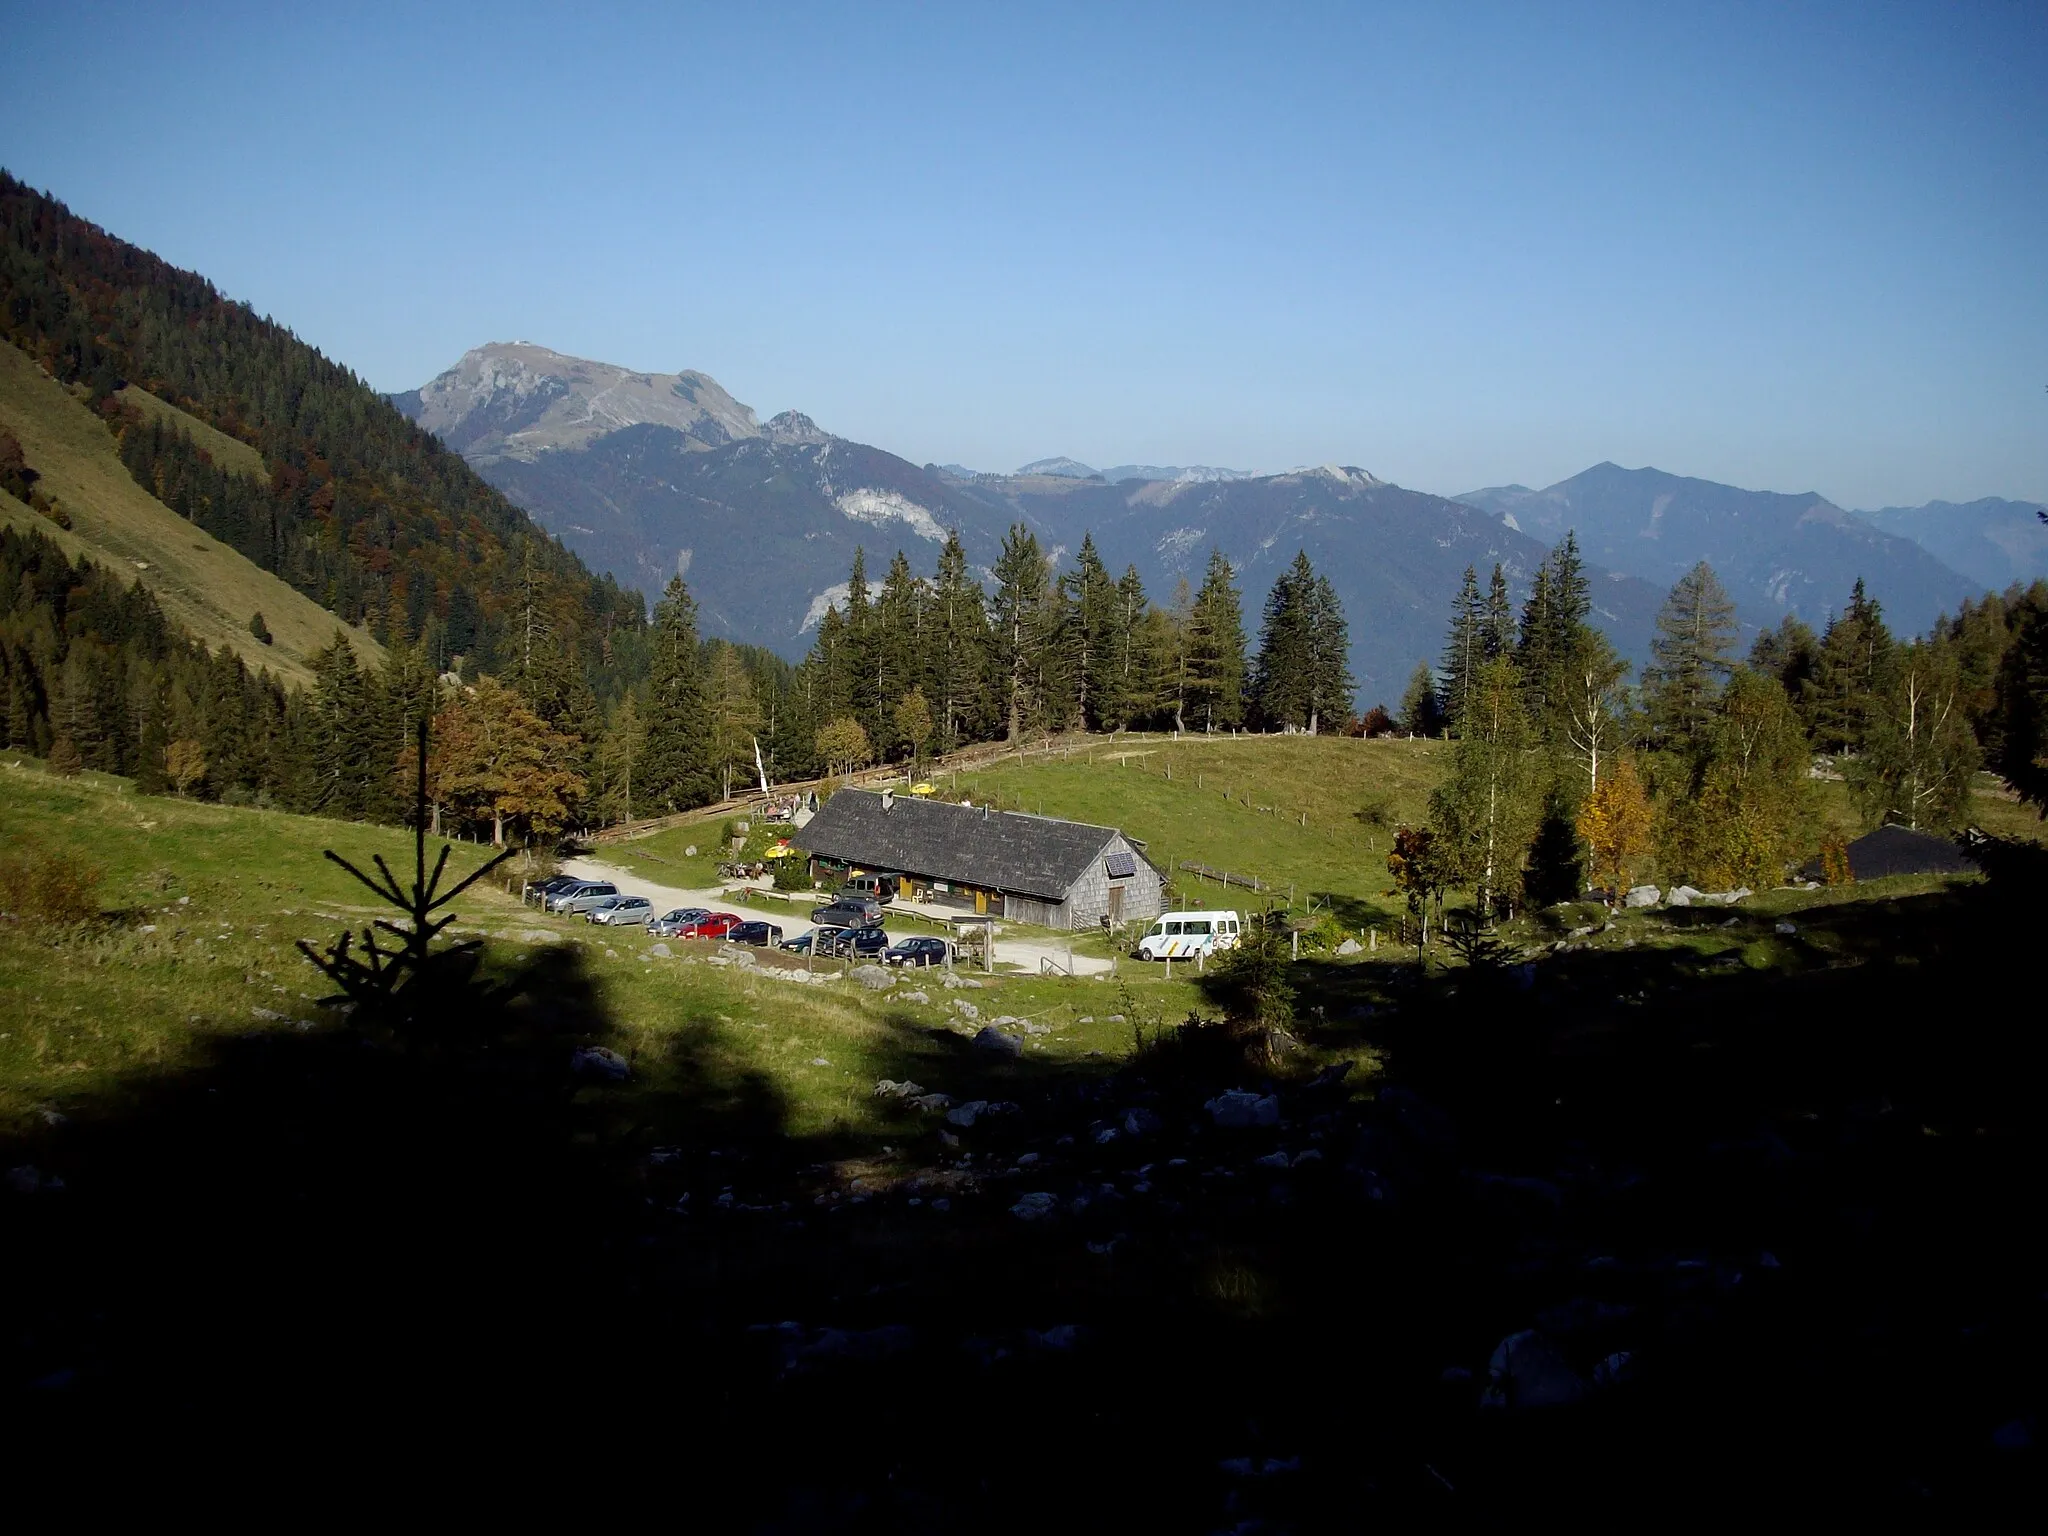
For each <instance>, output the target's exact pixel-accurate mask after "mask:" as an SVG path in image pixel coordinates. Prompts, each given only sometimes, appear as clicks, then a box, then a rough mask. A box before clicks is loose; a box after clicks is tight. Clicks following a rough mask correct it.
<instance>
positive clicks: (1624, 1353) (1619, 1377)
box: [1593, 1349, 1636, 1387]
mask: <svg viewBox="0 0 2048 1536" xmlns="http://www.w3.org/2000/svg"><path fill="white" fill-rule="evenodd" d="M1635 1362H1636V1356H1635V1351H1634V1350H1630V1349H1617V1350H1616V1351H1615V1352H1614V1353H1613V1354H1611V1355H1609V1356H1608V1357H1607V1358H1606V1359H1604V1360H1602V1361H1601V1362H1600V1363H1599V1364H1598V1365H1596V1366H1594V1367H1593V1385H1594V1386H1596V1387H1618V1386H1620V1385H1621V1384H1622V1383H1623V1382H1625V1381H1631V1380H1633V1379H1634V1377H1635V1374H1636V1372H1635Z"/></svg>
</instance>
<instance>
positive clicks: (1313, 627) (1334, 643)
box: [1308, 576, 1358, 735]
mask: <svg viewBox="0 0 2048 1536" xmlns="http://www.w3.org/2000/svg"><path fill="white" fill-rule="evenodd" d="M1308 630H1309V638H1310V641H1311V652H1310V658H1309V675H1310V678H1311V679H1312V683H1311V687H1310V691H1309V712H1308V728H1309V733H1310V734H1311V735H1313V734H1315V733H1316V732H1317V731H1318V730H1320V729H1321V728H1322V727H1323V726H1324V725H1329V726H1331V727H1332V728H1334V729H1336V730H1339V731H1341V730H1343V729H1345V728H1346V727H1347V726H1348V725H1349V723H1350V721H1351V709H1352V705H1353V704H1354V703H1355V702H1356V695H1357V692H1358V685H1357V684H1356V683H1355V682H1354V681H1352V677H1351V626H1350V624H1349V623H1348V622H1346V620H1345V618H1344V605H1343V604H1342V603H1341V602H1339V601H1338V599H1337V589H1336V587H1334V586H1332V585H1331V583H1330V578H1329V577H1327V576H1318V577H1316V579H1315V583H1314V585H1313V586H1311V587H1310V589H1309V595H1308Z"/></svg>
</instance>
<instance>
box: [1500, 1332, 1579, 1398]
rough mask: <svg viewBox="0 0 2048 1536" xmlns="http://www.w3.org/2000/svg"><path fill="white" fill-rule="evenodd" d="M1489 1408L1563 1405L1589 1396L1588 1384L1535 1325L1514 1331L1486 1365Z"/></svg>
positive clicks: (1502, 1342) (1502, 1341)
mask: <svg viewBox="0 0 2048 1536" xmlns="http://www.w3.org/2000/svg"><path fill="white" fill-rule="evenodd" d="M1486 1377H1487V1381H1486V1394H1485V1396H1484V1397H1482V1398H1481V1399H1480V1402H1481V1403H1482V1404H1483V1405H1484V1406H1486V1407H1488V1408H1563V1407H1567V1406H1569V1405H1570V1404H1572V1403H1576V1402H1578V1401H1579V1400H1580V1399H1581V1398H1583V1397H1584V1396H1585V1395H1586V1383H1585V1382H1584V1381H1583V1380H1582V1379H1581V1378H1580V1376H1579V1373H1578V1372H1577V1371H1575V1370H1573V1369H1572V1368H1571V1366H1570V1364H1569V1363H1568V1362H1567V1361H1566V1360H1565V1358H1564V1356H1563V1355H1561V1354H1559V1353H1558V1351H1557V1346H1556V1345H1554V1344H1552V1343H1551V1342H1550V1340H1548V1339H1546V1338H1545V1337H1544V1336H1543V1335H1542V1334H1540V1333H1538V1332H1537V1331H1536V1330H1535V1329H1534V1328H1525V1329H1523V1330H1522V1331H1521V1332H1520V1333H1511V1334H1509V1335H1508V1336H1507V1337H1506V1338H1504V1339H1502V1340H1501V1341H1500V1344H1499V1345H1498V1346H1497V1347H1496V1348H1495V1349H1494V1352H1493V1359H1492V1360H1491V1361H1489V1362H1488V1363H1487V1367H1486Z"/></svg>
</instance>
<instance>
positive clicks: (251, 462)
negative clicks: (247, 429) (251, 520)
mask: <svg viewBox="0 0 2048 1536" xmlns="http://www.w3.org/2000/svg"><path fill="white" fill-rule="evenodd" d="M120 398H121V403H122V404H123V405H132V406H134V407H135V409H136V410H138V411H140V412H141V413H142V414H143V415H144V416H145V417H147V418H148V419H149V420H151V421H162V422H168V423H169V424H170V425H171V426H172V427H173V428H175V429H176V430H178V431H180V432H182V433H184V434H185V436H187V437H189V438H191V439H192V441H193V442H195V443H197V444H198V445H199V446H200V447H201V448H203V449H204V450H205V451H206V453H207V454H208V455H209V456H210V457H211V458H212V460H213V462H214V463H216V464H218V465H219V466H220V467H221V468H222V469H232V470H235V471H237V472H239V473H241V474H244V475H247V476H248V477H249V478H250V479H252V480H262V481H265V482H267V481H268V480H269V479H270V468H269V466H268V465H266V464H265V463H264V462H263V455H262V454H260V453H258V452H257V451H256V450H255V449H254V448H252V447H250V446H249V445H248V444H247V443H245V442H243V441H242V440H241V439H240V438H238V437H229V436H228V435H227V433H225V432H223V431H221V430H220V429H219V428H217V427H213V426H210V425H208V424H207V423H206V422H203V421H201V420H200V419H199V418H198V417H197V416H194V415H192V414H191V413H190V412H189V411H181V410H179V409H178V408H177V407H176V406H175V405H172V404H171V403H170V402H169V401H168V400H159V399H157V397H156V396H155V395H152V394H151V393H150V392H149V391H148V390H146V389H140V388H138V387H136V386H135V385H133V384H130V385H128V386H126V387H125V388H123V389H122V390H121V393H120Z"/></svg>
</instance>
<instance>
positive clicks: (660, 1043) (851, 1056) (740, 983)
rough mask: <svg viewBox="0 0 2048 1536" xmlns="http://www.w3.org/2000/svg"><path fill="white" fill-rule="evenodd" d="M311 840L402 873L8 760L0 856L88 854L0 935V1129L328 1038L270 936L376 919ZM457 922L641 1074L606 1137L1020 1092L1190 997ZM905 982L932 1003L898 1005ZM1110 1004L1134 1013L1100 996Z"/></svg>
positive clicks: (359, 844)
mask: <svg viewBox="0 0 2048 1536" xmlns="http://www.w3.org/2000/svg"><path fill="white" fill-rule="evenodd" d="M327 848H333V849H335V850H337V851H338V852H341V853H342V854H344V855H345V856H347V857H349V858H350V859H352V860H355V861H356V862H359V863H367V861H368V860H369V858H370V857H371V856H372V855H373V854H376V853H382V854H383V855H384V856H385V858H386V859H387V860H388V861H390V862H391V863H392V864H393V866H394V867H396V868H404V869H409V867H410V862H411V856H412V846H411V840H410V838H409V837H408V836H407V835H406V834H405V833H404V832H402V831H401V830H399V829H396V828H389V827H372V826H364V825H360V824H351V823H343V822H333V821H325V820H321V819H318V818H313V817H295V816H289V815H285V814H283V813H279V812H270V811H260V810H254V809H244V808H233V807H226V806H217V805H207V804H201V803H198V802H192V801H181V800H176V799H168V798H155V797H146V796H141V795H137V794H135V793H134V792H133V790H132V788H131V787H130V786H129V785H128V784H127V783H126V782H125V781H123V780H119V779H114V778H109V777H105V776H101V775H93V774H87V775H82V776H80V777H78V778H75V779H68V780H67V779H60V778H57V777H54V776H52V775H49V774H47V773H45V772H44V771H43V769H42V766H41V765H40V764H38V763H35V762H33V761H31V760H28V759H22V758H16V757H12V756H9V757H5V758H0V849H4V850H5V851H6V853H7V854H9V855H17V854H30V853H35V852H38V851H42V850H49V849H60V850H65V851H68V852H72V853H75V854H77V855H79V856H80V857H82V858H84V859H86V860H88V861H90V862H91V863H92V864H93V865H95V866H96V867H97V868H98V869H99V870H100V872H101V873H102V876H103V881H102V884H101V887H100V904H101V906H102V908H103V909H104V914H105V915H104V916H103V917H102V919H101V920H100V921H99V922H97V923H94V924H90V925H86V926H83V927H80V928H76V929H70V930H64V931H58V932H51V931H46V930H39V929H36V928H33V927H31V926H29V925H26V924H19V923H15V922H12V921H4V920H0V1000H4V1005H0V1014H4V1015H5V1018H6V1023H5V1024H4V1025H0V1126H11V1127H16V1128H19V1127H21V1126H22V1125H24V1124H26V1123H28V1122H30V1121H31V1120H33V1118H34V1117H35V1116H36V1115H37V1114H38V1113H39V1112H41V1111H45V1110H47V1111H51V1112H54V1113H59V1114H66V1115H72V1116H79V1115H89V1114H92V1113H94V1112H95V1106H98V1107H99V1108H101V1109H105V1110H113V1109H115V1108H118V1107H119V1106H120V1105H121V1104H122V1103H124V1102H125V1101H126V1100H127V1098H128V1097H129V1095H130V1093H131V1091H132V1090H133V1089H134V1088H135V1087H136V1086H137V1085H138V1084H139V1083H140V1082H141V1081H143V1080H146V1079H147V1078H148V1077H150V1076H152V1075H155V1074H162V1073H172V1072H176V1071H178V1070H179V1069H180V1067H181V1065H184V1064H186V1063H189V1062H193V1061H196V1060H198V1059H200V1058H201V1057H202V1056H203V1055H204V1054H205V1053H206V1052H207V1050H208V1049H209V1048H210V1047H211V1046H212V1045H213V1044H215V1043H217V1041H218V1040H219V1039H220V1038H221V1037H224V1036H239V1035H246V1034H249V1033H252V1032H254V1033H262V1032H266V1031H286V1030H292V1029H294V1028H297V1027H298V1026H299V1024H300V1023H301V1022H305V1023H308V1024H310V1025H311V1026H313V1027H316V1028H328V1027H332V1025H333V1024H334V1022H335V1021H334V1019H333V1018H332V1017H331V1016H330V1015H328V1014H327V1013H326V1012H324V1011H323V1010H321V1009H320V1008H318V1007H317V1006H316V1005H315V1002H314V999H316V998H318V997H320V996H322V995H324V993H325V991H326V990H327V989H326V986H325V983H324V979H323V978H322V977H320V976H319V975H318V973H317V972H315V971H314V970H313V968H312V967H311V966H310V965H309V964H308V963H307V962H306V961H305V959H304V958H303V957H302V956H300V955H299V954H298V953H297V951H296V950H295V948H294V943H293V941H294V940H297V939H300V938H304V939H307V940H310V941H313V942H315V943H319V944H325V943H326V942H328V941H330V940H332V939H333V937H334V936H335V935H336V934H337V933H338V932H339V931H340V930H341V929H342V928H343V927H344V926H354V927H360V926H361V924H362V923H363V922H364V921H366V920H367V919H369V918H370V917H372V916H375V915H378V913H379V912H380V911H381V910H382V909H380V908H378V907H377V906H376V904H375V902H374V898H372V897H371V896H370V894H369V893H368V892H367V891H365V890H363V889H362V887H360V886H358V885H357V884H356V883H355V882H354V881H353V880H352V879H351V878H350V877H349V876H348V875H347V874H346V873H344V872H343V871H342V870H340V869H338V868H336V867H335V866H334V865H333V864H331V863H329V862H328V861H327V860H326V859H325V858H323V857H322V852H323V850H325V849H327ZM485 854H486V850H484V849H481V848H475V847H472V846H469V845H465V844H458V845H456V847H455V852H454V857H453V860H452V867H454V868H455V869H458V870H461V869H469V868H474V867H475V866H476V865H477V864H478V863H480V862H481V861H482V860H483V858H484V857H485ZM5 904H6V897H5V894H4V893H0V907H4V906H5ZM456 910H457V911H458V912H460V913H461V914H462V918H463V922H462V923H461V924H460V925H459V928H458V930H457V931H458V932H459V933H462V934H464V935H481V936H483V937H485V939H486V941H487V955H488V963H489V966H490V968H491V969H492V970H493V971H494V972H496V973H498V974H501V975H504V974H510V973H511V972H513V971H515V970H517V969H518V968H520V967H521V966H523V965H527V964H531V963H533V962H534V961H536V959H538V958H539V957H541V956H543V955H552V956H553V957H554V958H553V962H552V963H553V964H554V966H555V969H556V970H557V971H558V972H566V973H567V974H571V975H573V976H574V977H575V983H574V990H575V991H576V993H577V995H578V997H579V999H580V1005H581V1006H584V1007H586V1008H587V1009H588V1010H589V1014H590V1018H591V1035H592V1038H593V1039H594V1040H598V1039H601V1040H603V1041H606V1042H607V1043H610V1044H612V1045H613V1046H615V1048H617V1049H619V1050H621V1051H623V1052H626V1053H627V1054H629V1055H631V1056H633V1057H634V1058H635V1060H636V1062H639V1063H641V1064H643V1070H642V1071H641V1073H639V1074H638V1075H636V1078H635V1080H634V1082H633V1083H631V1084H629V1085H627V1086H626V1087H625V1088H623V1089H620V1090H616V1091H614V1092H613V1094H612V1098H613V1100H614V1101H615V1105H616V1109H617V1112H618V1115H619V1116H620V1117H622V1119H621V1123H629V1122H630V1121H631V1120H632V1118H633V1116H634V1114H635V1109H634V1105H635V1104H636V1103H637V1102H640V1101H642V1100H657V1099H658V1100H659V1101H660V1102H662V1103H664V1104H674V1103H677V1102H690V1101H694V1102H706V1101H718V1100H722V1099H723V1098H726V1097H729V1096H732V1095H739V1094H745V1093H749V1092H755V1091H759V1089H760V1086H761V1085H762V1084H767V1085H770V1086H771V1087H772V1089H773V1092H774V1094H775V1095H776V1096H777V1097H778V1098H779V1099H780V1101H781V1102H782V1103H783V1104H784V1105H785V1106H786V1124H787V1126H788V1128H789V1129H790V1130H792V1131H793V1132H801V1133H815V1132H821V1131H831V1130H834V1129H840V1128H843V1129H845V1130H846V1131H848V1132H849V1133H854V1134H859V1133H865V1132H874V1133H876V1134H880V1133H882V1132H884V1131H885V1130H886V1128H887V1127H888V1125H889V1124H890V1123H892V1122H891V1119H890V1116H889V1115H888V1114H887V1113H886V1106H883V1105H879V1104H878V1103H877V1101H875V1100H874V1099H873V1098H872V1096H871V1090H872V1087H873V1084H874V1083H875V1081H876V1080H877V1079H878V1078H881V1077H898V1078H900V1077H903V1076H905V1075H911V1076H916V1077H917V1079H918V1080H919V1081H920V1082H922V1083H924V1084H925V1085H926V1086H927V1087H931V1088H935V1089H939V1090H942V1091H944V1092H948V1093H952V1094H954V1095H955V1096H956V1097H960V1096H970V1095H971V1094H972V1092H973V1091H975V1090H976V1089H977V1088H978V1087H980V1088H987V1089H990V1090H991V1091H992V1092H993V1093H995V1094H996V1096H1000V1094H1001V1091H1002V1088H1003V1085H1004V1083H1005V1082H1008V1081H1010V1080H1012V1079H1014V1078H1016V1077H1019V1076H1028V1075H1030V1074H1032V1073H1036V1072H1043V1071H1046V1070H1049V1069H1052V1068H1054V1067H1057V1066H1069V1067H1081V1068H1084V1069H1093V1068H1094V1067H1095V1066H1097V1065H1099V1064H1100V1063H1103V1062H1107V1061H1112V1060H1115V1059H1117V1058H1120V1057H1121V1056H1122V1055H1123V1054H1124V1053H1125V1052H1126V1051H1128V1049H1129V1047H1130V1045H1131V1029H1130V1025H1129V1024H1128V1023H1111V1022H1110V1021H1109V1016H1110V1015H1111V1014H1115V1013H1119V1012H1128V1011H1131V1010H1135V1012H1136V1014H1137V1015H1138V1016H1141V1017H1143V1018H1146V1019H1148V1020H1151V1021H1152V1022H1154V1023H1155V1024H1156V1023H1157V1022H1158V1021H1159V1020H1161V1019H1166V1020H1172V1019H1178V1018H1180V1017H1182V1016H1184V1015H1185V1014H1186V1013H1187V1011H1188V1010H1189V1009H1190V1008H1193V1007H1194V1006H1196V1004H1197V1003H1198V1002H1199V1001H1200V994H1199V993H1198V992H1197V990H1196V988H1195V987H1194V986H1193V985H1191V984H1190V981H1189V980H1188V979H1186V978H1185V976H1184V973H1183V974H1181V975H1176V977H1175V978H1174V979H1173V981H1171V982H1167V981H1165V980H1164V979H1163V978H1161V977H1160V976H1159V975H1158V974H1157V973H1156V972H1152V973H1147V972H1142V971H1136V970H1133V971H1130V972H1129V973H1128V976H1127V980H1128V991H1127V992H1126V991H1125V990H1123V989H1120V988H1119V986H1118V985H1117V984H1116V983H1108V982H1097V981H1081V980H1071V979H1064V978H1037V977H1031V978H1024V977H1017V978H1001V977H998V978H996V979H994V980H992V981H990V982H989V983H988V984H987V985H986V986H984V987H983V988H982V989H981V990H978V991H965V990H963V991H960V992H957V993H949V992H946V991H944V990H943V989H941V988H940V987H939V986H937V985H936V984H932V985H928V986H926V987H923V988H922V989H920V987H919V986H918V984H917V982H915V981H912V982H910V983H907V984H904V985H900V986H899V987H898V988H897V989H896V990H895V991H894V992H891V993H882V994H872V993H867V992H864V991H862V990H861V989H860V988H859V987H858V985H857V984H856V983H853V982H850V981H838V982H834V983H831V984H829V985H823V986H807V987H798V986H795V985H792V984H790V983H787V982H776V981H770V980H766V979H763V978H760V977H758V976H753V975H749V974H747V973H745V972H743V971H739V970H720V969H716V968H713V967H710V966H707V965H703V964H689V963H684V962H682V961H679V960H676V959H661V958H656V957H654V956H652V955H651V953H650V951H651V950H652V948H653V941H651V940H649V939H648V937H647V936H646V935H645V934H644V933H642V932H640V931H639V930H610V929H600V928H595V927H592V926H591V925H589V924H587V923H584V922H582V921H581V920H580V919H573V918H558V917H548V916H543V915H542V914H540V913H538V912H536V911H534V910H533V909H530V908H522V907H521V905H520V903H519V901H518V899H517V898H516V897H514V896H511V895H507V894H505V893H503V892H501V891H498V890H496V889H493V888H491V887H489V886H488V885H487V884H486V885H479V886H476V887H472V888H471V890H470V891H469V892H468V893H466V894H465V895H464V897H463V898H462V900H461V901H460V902H459V903H458V904H457V907H456ZM672 947H674V948H678V949H685V948H691V949H695V950H697V951H698V952H699V953H700V954H708V953H709V952H710V950H711V949H712V946H708V945H707V946H680V945H678V946H672ZM917 990H924V991H926V992H927V994H928V996H929V997H930V999H931V1001H929V1002H928V1003H914V1002H906V1001H904V1000H903V998H902V994H904V993H906V992H912V991H917ZM1127 996H1128V997H1134V998H1136V999H1137V1001H1136V1002H1135V1003H1130V1002H1120V999H1122V998H1125V997H1127ZM954 997H959V998H962V999H966V1000H971V1001H972V1002H973V1003H974V1004H975V1005H976V1006H977V1007H978V1008H979V1010H980V1012H981V1014H982V1016H983V1017H984V1018H987V1017H991V1016H994V1015H997V1014H1009V1015H1014V1016H1016V1017H1019V1018H1023V1019H1028V1020H1031V1021H1034V1022H1037V1023H1041V1024H1044V1025H1045V1026H1047V1028H1048V1030H1049V1033H1046V1034H1043V1035H1035V1036H1032V1037H1031V1038H1030V1043H1029V1046H1028V1048H1027V1052H1026V1057H1025V1060H1024V1061H1023V1062H1022V1063H1021V1064H1019V1065H1016V1066H995V1067H991V1066H989V1065H987V1064H986V1063H985V1062H984V1061H983V1060H981V1059H978V1058H974V1057H971V1056H969V1055H967V1054H966V1053H965V1052H964V1046H965V1044H966V1040H967V1038H968V1036H969V1035H971V1033H972V1028H971V1027H970V1026H968V1025H966V1024H964V1023H961V1022H960V1021H959V1016H958V1015H957V1014H956V1013H954V1012H953V1011H952V1010H951V1009H950V1008H949V1007H948V1006H947V1002H948V1000H949V999H951V998H954ZM1083 1019H1088V1020H1091V1022H1088V1023H1083V1022H1081V1021H1082V1020H1083ZM685 1045H687V1050H685V1049H684V1046H685ZM1091 1053H1099V1054H1091ZM685 1058H687V1063H688V1065H687V1072H688V1074H689V1078H690V1092H689V1094H687V1095H683V1096H682V1097H681V1098H680V1099H679V1097H678V1095H677V1093H676V1086H677V1085H676V1083H675V1081H674V1080H673V1075H674V1073H675V1072H679V1071H683V1070H685V1069H684V1067H683V1066H682V1065H681V1063H682V1062H683V1061H684V1059H685ZM820 1063H822V1065H820ZM984 1096H988V1095H986V1094H985V1095H984ZM1012 1096H1014V1093H1013V1094H1012Z"/></svg>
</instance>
